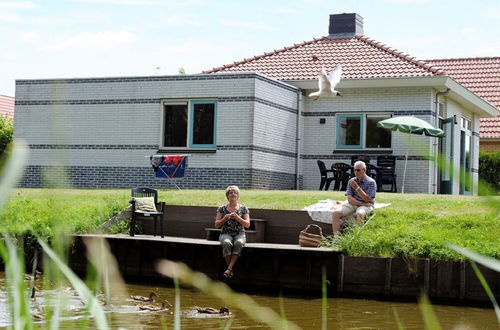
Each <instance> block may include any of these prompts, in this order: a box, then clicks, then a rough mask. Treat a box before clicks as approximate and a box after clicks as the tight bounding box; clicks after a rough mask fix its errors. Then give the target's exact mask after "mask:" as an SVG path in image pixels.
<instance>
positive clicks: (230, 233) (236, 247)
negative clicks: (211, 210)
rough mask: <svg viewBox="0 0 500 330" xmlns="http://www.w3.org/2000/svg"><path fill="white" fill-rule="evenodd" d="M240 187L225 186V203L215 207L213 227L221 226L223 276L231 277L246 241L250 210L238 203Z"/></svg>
mask: <svg viewBox="0 0 500 330" xmlns="http://www.w3.org/2000/svg"><path fill="white" fill-rule="evenodd" d="M239 197H240V189H239V188H238V187H237V186H229V187H227V188H226V198H227V200H228V201H229V203H228V204H227V205H223V206H220V207H219V208H218V209H217V215H216V217H215V228H221V229H222V230H221V233H220V237H219V241H220V243H221V245H222V255H223V256H224V258H225V259H226V263H227V269H226V271H225V272H224V274H223V275H224V277H226V278H231V277H233V269H234V264H235V263H236V260H238V257H239V256H240V254H241V250H242V249H243V246H244V245H245V243H246V236H245V228H248V227H250V212H249V211H248V208H247V207H246V206H245V205H240V204H238V199H239Z"/></svg>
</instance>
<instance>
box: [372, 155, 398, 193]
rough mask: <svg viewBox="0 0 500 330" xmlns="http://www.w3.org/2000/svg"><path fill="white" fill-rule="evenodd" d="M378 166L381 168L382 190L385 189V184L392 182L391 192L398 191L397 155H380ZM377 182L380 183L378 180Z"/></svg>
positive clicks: (380, 180)
mask: <svg viewBox="0 0 500 330" xmlns="http://www.w3.org/2000/svg"><path fill="white" fill-rule="evenodd" d="M377 167H378V169H379V176H380V178H379V180H378V181H379V182H380V191H385V190H384V189H383V185H384V184H390V185H391V190H389V191H390V192H397V189H398V188H397V185H396V157H395V156H378V157H377ZM377 184H379V183H378V182H377Z"/></svg>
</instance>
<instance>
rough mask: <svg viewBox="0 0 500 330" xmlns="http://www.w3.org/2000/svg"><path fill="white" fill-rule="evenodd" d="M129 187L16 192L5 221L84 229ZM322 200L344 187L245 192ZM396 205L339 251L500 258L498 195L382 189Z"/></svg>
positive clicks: (262, 202)
mask: <svg viewBox="0 0 500 330" xmlns="http://www.w3.org/2000/svg"><path fill="white" fill-rule="evenodd" d="M129 199H130V190H129V189H115V190H108V189H99V190H92V189H78V190H77V189H14V190H13V192H12V195H11V199H10V201H9V203H8V204H7V205H6V207H5V209H4V210H3V213H2V214H1V215H0V225H1V226H2V228H4V230H7V231H9V232H14V233H22V232H26V231H33V232H35V233H36V234H39V235H42V236H51V235H52V234H53V233H54V231H55V230H56V229H57V230H65V231H66V232H71V233H85V232H91V231H95V230H97V229H98V227H99V226H100V225H101V224H102V223H103V222H105V221H106V220H108V219H109V218H110V217H112V216H113V215H115V214H116V213H118V212H120V211H121V210H122V209H124V208H126V207H127V205H128V200H129ZM322 199H337V200H343V199H344V193H343V192H331V191H330V192H324V191H288V190H287V191H276V190H271V191H269V190H244V191H242V195H241V198H240V202H241V203H242V204H246V205H247V206H248V207H249V208H250V211H251V209H252V208H264V209H289V210H300V209H302V208H303V207H304V206H307V205H311V204H314V203H316V202H317V201H318V200H322ZM160 200H163V201H166V202H167V203H168V204H174V205H195V206H213V207H214V212H215V207H216V206H219V205H221V204H223V203H225V202H226V200H225V195H224V191H223V190H182V191H179V190H161V191H160ZM377 202H381V203H391V206H389V207H386V208H383V209H380V210H377V212H376V216H375V218H374V219H373V220H372V221H370V222H369V223H368V224H367V225H366V226H364V227H355V228H352V229H350V230H348V231H346V232H345V234H344V235H343V236H342V239H341V240H340V243H339V244H340V248H341V249H342V250H343V251H345V252H346V253H348V254H349V255H373V256H402V257H432V258H452V259H458V258H460V256H459V255H458V254H457V253H455V252H452V251H451V250H449V249H448V248H446V247H445V246H444V243H445V242H450V243H454V244H456V245H460V246H463V247H466V248H469V249H471V250H474V251H477V252H479V253H482V254H485V255H489V256H492V257H495V258H500V216H499V214H500V197H472V196H448V195H424V194H405V195H401V194H391V193H379V194H377Z"/></svg>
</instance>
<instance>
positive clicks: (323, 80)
mask: <svg viewBox="0 0 500 330" xmlns="http://www.w3.org/2000/svg"><path fill="white" fill-rule="evenodd" d="M341 75H342V65H340V64H337V66H336V67H335V68H334V69H333V70H332V72H330V74H328V73H327V72H326V69H325V67H321V71H320V73H319V79H318V88H319V91H317V92H314V93H311V94H309V96H311V97H313V96H315V97H316V98H318V97H319V96H320V95H321V96H328V95H331V94H333V96H336V94H337V91H336V90H335V86H337V84H338V83H339V82H340V76H341Z"/></svg>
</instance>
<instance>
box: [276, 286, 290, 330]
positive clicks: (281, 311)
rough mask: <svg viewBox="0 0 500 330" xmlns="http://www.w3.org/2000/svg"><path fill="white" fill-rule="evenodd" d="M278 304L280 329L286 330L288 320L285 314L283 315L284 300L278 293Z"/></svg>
mask: <svg viewBox="0 0 500 330" xmlns="http://www.w3.org/2000/svg"><path fill="white" fill-rule="evenodd" d="M278 301H279V304H280V317H281V320H282V329H283V330H288V320H287V318H286V313H285V300H284V299H283V295H282V293H281V291H280V295H279V300H278Z"/></svg>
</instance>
